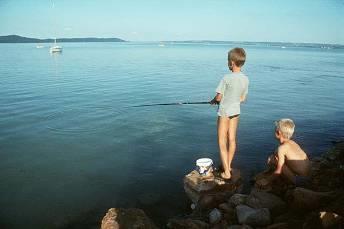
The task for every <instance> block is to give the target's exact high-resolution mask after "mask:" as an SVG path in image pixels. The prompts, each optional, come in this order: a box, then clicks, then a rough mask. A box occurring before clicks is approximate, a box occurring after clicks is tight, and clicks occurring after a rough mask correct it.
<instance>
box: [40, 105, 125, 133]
mask: <svg viewBox="0 0 344 229" xmlns="http://www.w3.org/2000/svg"><path fill="white" fill-rule="evenodd" d="M123 112H124V111H123V109H121V108H116V107H107V106H82V107H70V108H63V109H60V110H58V111H55V112H52V113H50V114H48V115H47V116H46V117H45V121H46V128H47V129H48V130H49V131H51V132H54V133H57V134H80V133H93V132H98V131H105V130H107V129H109V128H111V123H113V122H115V121H116V119H118V118H119V117H120V116H121V114H122V113H123Z"/></svg>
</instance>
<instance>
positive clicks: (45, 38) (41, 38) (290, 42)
mask: <svg viewBox="0 0 344 229" xmlns="http://www.w3.org/2000/svg"><path fill="white" fill-rule="evenodd" d="M0 36H20V37H25V38H32V39H40V40H47V39H55V37H29V36H24V35H18V34H6V35H0ZM86 38H97V39H111V38H118V39H121V40H124V42H147V43H148V42H230V43H246V42H247V43H284V44H319V45H321V44H326V45H340V46H343V45H344V43H343V44H340V43H319V42H318V43H316V42H292V41H245V40H242V41H235V40H209V39H205V40H203V39H202V40H201V39H199V40H149V41H148V40H125V39H123V38H121V37H100V36H85V37H56V39H57V40H58V39H86Z"/></svg>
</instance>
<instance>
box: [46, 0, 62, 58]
mask: <svg viewBox="0 0 344 229" xmlns="http://www.w3.org/2000/svg"><path fill="white" fill-rule="evenodd" d="M52 3H53V10H54V8H55V4H54V2H52ZM55 18H56V17H55ZM55 29H56V21H55ZM55 34H56V31H55ZM55 36H56V35H55ZM49 51H50V53H61V52H62V46H59V45H57V42H56V37H55V41H54V45H53V46H51V47H50V49H49Z"/></svg>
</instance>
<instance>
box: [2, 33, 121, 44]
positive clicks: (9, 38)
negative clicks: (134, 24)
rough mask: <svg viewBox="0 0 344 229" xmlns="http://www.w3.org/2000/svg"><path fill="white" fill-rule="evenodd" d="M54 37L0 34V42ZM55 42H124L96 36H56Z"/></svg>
mask: <svg viewBox="0 0 344 229" xmlns="http://www.w3.org/2000/svg"><path fill="white" fill-rule="evenodd" d="M52 42H54V39H52V38H48V39H38V38H29V37H22V36H18V35H8V36H0V43H52ZM57 42H59V43H63V42H126V41H125V40H122V39H120V38H97V37H86V38H57Z"/></svg>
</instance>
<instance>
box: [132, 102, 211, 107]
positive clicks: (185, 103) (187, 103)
mask: <svg viewBox="0 0 344 229" xmlns="http://www.w3.org/2000/svg"><path fill="white" fill-rule="evenodd" d="M195 104H210V102H184V103H155V104H143V105H136V106H131V107H153V106H176V105H195Z"/></svg>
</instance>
